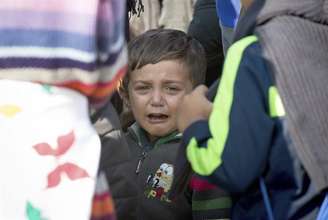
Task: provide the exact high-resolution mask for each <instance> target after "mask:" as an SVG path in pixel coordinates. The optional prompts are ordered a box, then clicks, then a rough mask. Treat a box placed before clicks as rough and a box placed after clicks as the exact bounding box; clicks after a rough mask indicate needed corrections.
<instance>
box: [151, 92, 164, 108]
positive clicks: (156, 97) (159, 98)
mask: <svg viewBox="0 0 328 220" xmlns="http://www.w3.org/2000/svg"><path fill="white" fill-rule="evenodd" d="M163 103H164V98H163V94H162V93H161V91H157V90H154V92H153V94H152V97H151V104H152V105H154V106H158V105H159V106H161V105H163Z"/></svg>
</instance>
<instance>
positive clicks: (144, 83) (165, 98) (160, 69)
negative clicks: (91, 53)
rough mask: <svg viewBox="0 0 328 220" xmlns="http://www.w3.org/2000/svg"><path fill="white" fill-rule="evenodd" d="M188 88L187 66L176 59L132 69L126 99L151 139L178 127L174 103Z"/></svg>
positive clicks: (177, 103)
mask: <svg viewBox="0 0 328 220" xmlns="http://www.w3.org/2000/svg"><path fill="white" fill-rule="evenodd" d="M191 91H192V82H191V79H190V75H189V72H188V69H187V68H186V67H185V66H184V65H183V64H181V63H180V62H179V61H176V60H167V61H161V62H158V63H156V64H148V65H145V66H143V67H142V68H140V69H137V70H134V71H133V72H131V74H130V81H129V84H128V102H129V105H130V108H131V110H132V112H133V115H134V117H135V119H136V121H137V122H138V124H139V125H140V126H141V127H142V128H143V129H144V130H146V132H147V133H148V137H149V139H150V140H151V141H153V140H155V139H156V138H158V137H162V136H165V135H167V134H169V133H171V132H173V131H175V130H176V129H177V125H176V111H177V107H178V105H179V102H180V100H181V98H182V97H183V96H184V95H185V94H187V93H189V92H191Z"/></svg>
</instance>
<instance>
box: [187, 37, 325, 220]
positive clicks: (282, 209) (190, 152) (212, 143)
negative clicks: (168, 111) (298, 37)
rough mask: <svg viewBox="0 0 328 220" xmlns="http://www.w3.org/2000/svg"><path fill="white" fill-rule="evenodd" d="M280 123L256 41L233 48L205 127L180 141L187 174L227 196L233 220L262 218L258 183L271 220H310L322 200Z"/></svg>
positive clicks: (192, 128)
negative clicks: (204, 180) (188, 169)
mask: <svg viewBox="0 0 328 220" xmlns="http://www.w3.org/2000/svg"><path fill="white" fill-rule="evenodd" d="M284 117H285V112H284V107H283V105H282V102H281V100H280V97H279V92H278V90H277V88H276V87H275V84H274V81H273V79H272V74H271V73H270V69H269V68H268V63H266V60H265V59H264V58H263V56H262V53H261V45H260V43H259V42H258V40H257V37H255V36H248V37H245V38H243V39H241V40H239V41H237V42H236V43H234V44H233V45H232V46H231V48H230V49H229V50H228V54H227V58H226V61H225V67H224V70H223V76H222V79H221V82H220V86H219V88H218V92H217V96H216V97H215V100H214V106H213V112H212V113H211V115H210V118H209V120H208V121H197V122H194V123H193V124H192V125H191V126H190V127H188V128H187V129H186V131H185V132H184V135H183V146H185V147H186V152H187V159H188V160H189V162H190V163H191V166H192V168H193V170H194V171H195V172H196V173H198V174H199V175H202V176H205V177H206V178H208V179H209V180H210V181H212V182H214V183H216V184H217V185H220V186H221V187H222V188H224V189H226V190H228V191H230V192H231V193H232V194H233V197H234V205H233V208H232V219H252V220H256V219H267V215H266V212H265V207H264V202H263V199H262V195H261V192H260V187H259V178H260V177H261V176H262V177H264V179H265V183H266V186H267V188H268V191H269V196H270V201H271V205H272V207H273V212H274V217H275V219H278V220H280V219H315V216H316V215H317V212H318V208H319V206H320V204H321V201H322V195H318V194H317V193H316V192H315V190H314V187H313V184H312V183H311V181H310V179H309V177H308V175H307V173H306V171H305V170H304V168H303V167H302V165H301V163H300V160H299V159H298V157H297V156H296V154H295V152H293V151H292V150H291V147H290V146H291V145H292V144H293V143H292V142H291V141H290V139H289V135H288V124H286V121H285V120H284Z"/></svg>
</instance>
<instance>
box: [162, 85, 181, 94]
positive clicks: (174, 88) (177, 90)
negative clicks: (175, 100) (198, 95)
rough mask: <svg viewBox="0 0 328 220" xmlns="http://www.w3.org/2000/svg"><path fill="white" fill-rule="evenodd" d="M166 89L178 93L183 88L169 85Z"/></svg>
mask: <svg viewBox="0 0 328 220" xmlns="http://www.w3.org/2000/svg"><path fill="white" fill-rule="evenodd" d="M165 90H166V91H168V92H170V93H177V92H179V91H180V90H181V89H180V88H178V87H175V86H167V87H165Z"/></svg>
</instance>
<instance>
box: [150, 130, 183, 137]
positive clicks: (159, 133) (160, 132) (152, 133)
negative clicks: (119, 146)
mask: <svg viewBox="0 0 328 220" xmlns="http://www.w3.org/2000/svg"><path fill="white" fill-rule="evenodd" d="M176 130H177V129H153V130H148V131H147V133H148V135H149V137H151V139H153V138H156V139H157V138H161V137H165V136H167V135H169V134H171V133H172V132H174V131H176Z"/></svg>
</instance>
